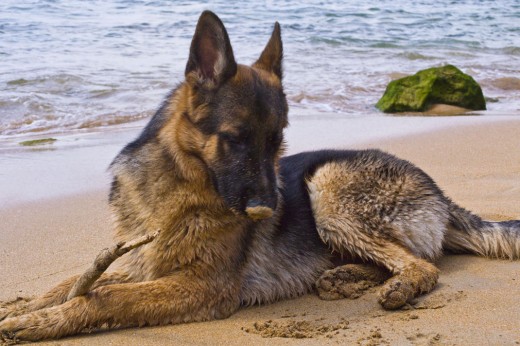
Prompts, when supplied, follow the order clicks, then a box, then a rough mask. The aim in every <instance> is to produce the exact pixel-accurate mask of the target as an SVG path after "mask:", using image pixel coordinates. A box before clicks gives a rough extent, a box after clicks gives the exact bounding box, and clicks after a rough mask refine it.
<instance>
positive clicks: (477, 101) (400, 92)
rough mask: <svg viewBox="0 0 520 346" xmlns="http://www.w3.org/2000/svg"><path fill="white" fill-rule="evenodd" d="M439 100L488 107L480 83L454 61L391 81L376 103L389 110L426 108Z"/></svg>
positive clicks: (416, 110) (469, 107)
mask: <svg viewBox="0 0 520 346" xmlns="http://www.w3.org/2000/svg"><path fill="white" fill-rule="evenodd" d="M438 103H442V104H447V105H452V106H458V107H463V108H467V109H472V110H483V109H486V101H485V99H484V95H483V93H482V89H481V88H480V86H479V85H478V84H477V82H475V80H474V79H473V78H472V77H471V76H468V75H467V74H464V73H463V72H462V71H460V70H459V69H458V68H456V67H455V66H453V65H446V66H443V67H434V68H430V69H427V70H422V71H419V72H417V73H416V74H414V75H413V76H408V77H404V78H401V79H397V80H394V81H392V82H390V83H389V84H388V86H387V88H386V91H385V93H384V95H383V97H381V99H380V100H379V101H378V102H377V104H376V107H377V108H379V109H380V110H382V111H383V112H385V113H395V112H423V111H425V110H427V109H428V108H429V107H430V106H432V105H434V104H438Z"/></svg>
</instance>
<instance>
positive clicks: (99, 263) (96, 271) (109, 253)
mask: <svg viewBox="0 0 520 346" xmlns="http://www.w3.org/2000/svg"><path fill="white" fill-rule="evenodd" d="M160 232H161V231H160V230H157V231H155V232H154V233H152V234H147V235H144V236H142V237H139V238H137V239H134V240H132V241H129V242H119V243H117V244H116V245H114V246H112V247H110V248H106V249H103V250H101V252H100V253H99V254H98V255H97V257H96V259H95V260H94V263H93V264H92V266H90V268H89V269H87V271H86V272H85V273H83V275H81V276H80V277H79V278H78V280H77V281H76V283H75V284H74V286H72V288H71V289H70V292H69V295H68V296H67V300H71V299H72V298H74V297H78V296H82V295H84V294H86V293H87V292H88V291H89V290H90V287H92V285H93V284H94V282H96V280H97V279H99V277H100V276H101V275H102V274H103V273H104V272H105V270H107V268H108V267H109V266H110V265H111V264H112V262H114V261H115V260H116V259H118V258H119V257H121V256H123V255H124V254H125V253H127V252H128V251H130V250H133V249H135V248H137V247H139V246H142V245H144V244H148V243H149V242H151V241H152V240H154V239H155V238H156V237H157V236H158V235H159V233H160Z"/></svg>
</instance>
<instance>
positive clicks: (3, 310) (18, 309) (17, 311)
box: [0, 272, 130, 321]
mask: <svg viewBox="0 0 520 346" xmlns="http://www.w3.org/2000/svg"><path fill="white" fill-rule="evenodd" d="M78 277H79V276H73V277H71V278H68V279H67V280H65V281H63V282H62V283H60V284H59V285H57V286H56V287H54V288H53V289H51V290H50V291H48V292H47V293H45V294H43V295H42V296H39V297H36V298H34V299H30V300H23V299H22V300H18V301H16V302H13V303H12V304H6V305H5V306H4V307H0V321H2V320H4V319H6V318H9V317H15V316H20V315H23V314H26V313H28V312H32V311H36V310H40V309H44V308H49V307H51V306H55V305H59V304H63V303H64V302H65V301H66V300H67V295H68V294H69V291H70V289H71V288H72V286H73V285H74V283H75V282H76V280H77V279H78ZM129 281H130V279H129V278H128V275H127V274H126V273H123V272H114V273H104V274H103V275H102V276H101V277H100V278H99V279H98V280H97V281H96V282H95V283H94V285H93V286H92V288H91V289H95V288H97V287H101V286H105V285H111V284H115V283H124V282H129Z"/></svg>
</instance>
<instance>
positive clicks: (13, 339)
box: [0, 314, 41, 344]
mask: <svg viewBox="0 0 520 346" xmlns="http://www.w3.org/2000/svg"><path fill="white" fill-rule="evenodd" d="M31 315H32V314H26V315H22V316H16V317H10V318H7V319H5V320H3V321H2V322H0V335H1V336H2V337H1V339H0V340H2V341H3V342H5V343H7V344H10V343H17V342H19V341H22V340H24V341H35V340H39V339H41V338H38V336H37V334H38V333H34V331H36V330H37V327H36V326H37V321H36V319H34V318H33V316H31Z"/></svg>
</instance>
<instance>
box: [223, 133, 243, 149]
mask: <svg viewBox="0 0 520 346" xmlns="http://www.w3.org/2000/svg"><path fill="white" fill-rule="evenodd" d="M220 138H222V139H223V140H224V141H226V142H227V143H229V144H231V145H235V146H237V145H243V144H244V142H245V137H244V136H240V135H236V134H233V133H229V132H222V133H220Z"/></svg>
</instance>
